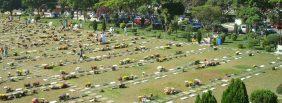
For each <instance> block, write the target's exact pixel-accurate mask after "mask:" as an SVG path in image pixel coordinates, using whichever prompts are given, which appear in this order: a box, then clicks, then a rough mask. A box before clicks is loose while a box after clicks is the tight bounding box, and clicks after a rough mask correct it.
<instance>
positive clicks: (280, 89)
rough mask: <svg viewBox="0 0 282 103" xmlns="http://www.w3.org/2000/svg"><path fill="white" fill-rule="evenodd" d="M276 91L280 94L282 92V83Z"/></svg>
mask: <svg viewBox="0 0 282 103" xmlns="http://www.w3.org/2000/svg"><path fill="white" fill-rule="evenodd" d="M276 92H277V93H278V94H282V84H280V85H279V86H278V87H277V89H276Z"/></svg>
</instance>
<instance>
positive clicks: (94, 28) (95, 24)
mask: <svg viewBox="0 0 282 103" xmlns="http://www.w3.org/2000/svg"><path fill="white" fill-rule="evenodd" d="M91 27H92V29H93V30H94V31H97V29H98V23H97V21H96V20H94V21H93V22H92V23H91Z"/></svg>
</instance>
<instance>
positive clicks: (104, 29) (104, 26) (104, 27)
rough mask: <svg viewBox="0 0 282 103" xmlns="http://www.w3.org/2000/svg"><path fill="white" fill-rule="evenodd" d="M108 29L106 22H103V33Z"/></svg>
mask: <svg viewBox="0 0 282 103" xmlns="http://www.w3.org/2000/svg"><path fill="white" fill-rule="evenodd" d="M106 29H107V25H106V21H105V20H103V22H102V31H106Z"/></svg>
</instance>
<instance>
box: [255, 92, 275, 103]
mask: <svg viewBox="0 0 282 103" xmlns="http://www.w3.org/2000/svg"><path fill="white" fill-rule="evenodd" d="M251 102H252V103H278V99H277V95H276V94H275V93H273V92H271V91H270V90H256V91H254V92H253V93H252V94H251Z"/></svg>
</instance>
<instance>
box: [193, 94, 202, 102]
mask: <svg viewBox="0 0 282 103" xmlns="http://www.w3.org/2000/svg"><path fill="white" fill-rule="evenodd" d="M201 100H202V99H201V96H200V95H197V97H196V100H195V103H202V102H201Z"/></svg>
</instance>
